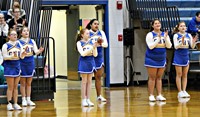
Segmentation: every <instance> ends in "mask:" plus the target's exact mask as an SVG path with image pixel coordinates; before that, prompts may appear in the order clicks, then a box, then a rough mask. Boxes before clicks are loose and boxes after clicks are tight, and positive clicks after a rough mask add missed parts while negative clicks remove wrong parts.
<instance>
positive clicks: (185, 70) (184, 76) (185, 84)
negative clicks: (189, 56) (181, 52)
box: [182, 65, 189, 91]
mask: <svg viewBox="0 0 200 117" xmlns="http://www.w3.org/2000/svg"><path fill="white" fill-rule="evenodd" d="M188 70H189V65H188V66H186V67H183V76H182V86H183V91H186V87H187V75H188Z"/></svg>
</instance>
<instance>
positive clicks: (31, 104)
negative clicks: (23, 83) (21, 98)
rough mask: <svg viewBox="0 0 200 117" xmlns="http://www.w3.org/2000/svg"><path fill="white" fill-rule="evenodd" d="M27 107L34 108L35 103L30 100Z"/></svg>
mask: <svg viewBox="0 0 200 117" xmlns="http://www.w3.org/2000/svg"><path fill="white" fill-rule="evenodd" d="M27 105H28V106H35V103H34V102H32V101H31V100H30V101H27Z"/></svg>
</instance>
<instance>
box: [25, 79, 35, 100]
mask: <svg viewBox="0 0 200 117" xmlns="http://www.w3.org/2000/svg"><path fill="white" fill-rule="evenodd" d="M32 80H33V78H32V77H31V78H27V83H26V95H27V97H31V83H32Z"/></svg>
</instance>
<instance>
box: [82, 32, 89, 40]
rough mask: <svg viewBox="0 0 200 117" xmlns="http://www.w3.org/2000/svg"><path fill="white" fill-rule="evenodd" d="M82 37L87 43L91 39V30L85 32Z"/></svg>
mask: <svg viewBox="0 0 200 117" xmlns="http://www.w3.org/2000/svg"><path fill="white" fill-rule="evenodd" d="M81 36H82V38H83V39H84V40H86V41H87V40H88V39H89V37H90V33H89V30H88V29H86V30H85V32H84V33H83V34H81Z"/></svg>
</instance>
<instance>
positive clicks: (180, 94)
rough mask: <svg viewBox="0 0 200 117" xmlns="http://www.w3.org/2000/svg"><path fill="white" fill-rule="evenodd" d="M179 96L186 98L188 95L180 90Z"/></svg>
mask: <svg viewBox="0 0 200 117" xmlns="http://www.w3.org/2000/svg"><path fill="white" fill-rule="evenodd" d="M177 97H178V98H185V97H186V95H185V93H184V92H183V91H180V92H178V96H177Z"/></svg>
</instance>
